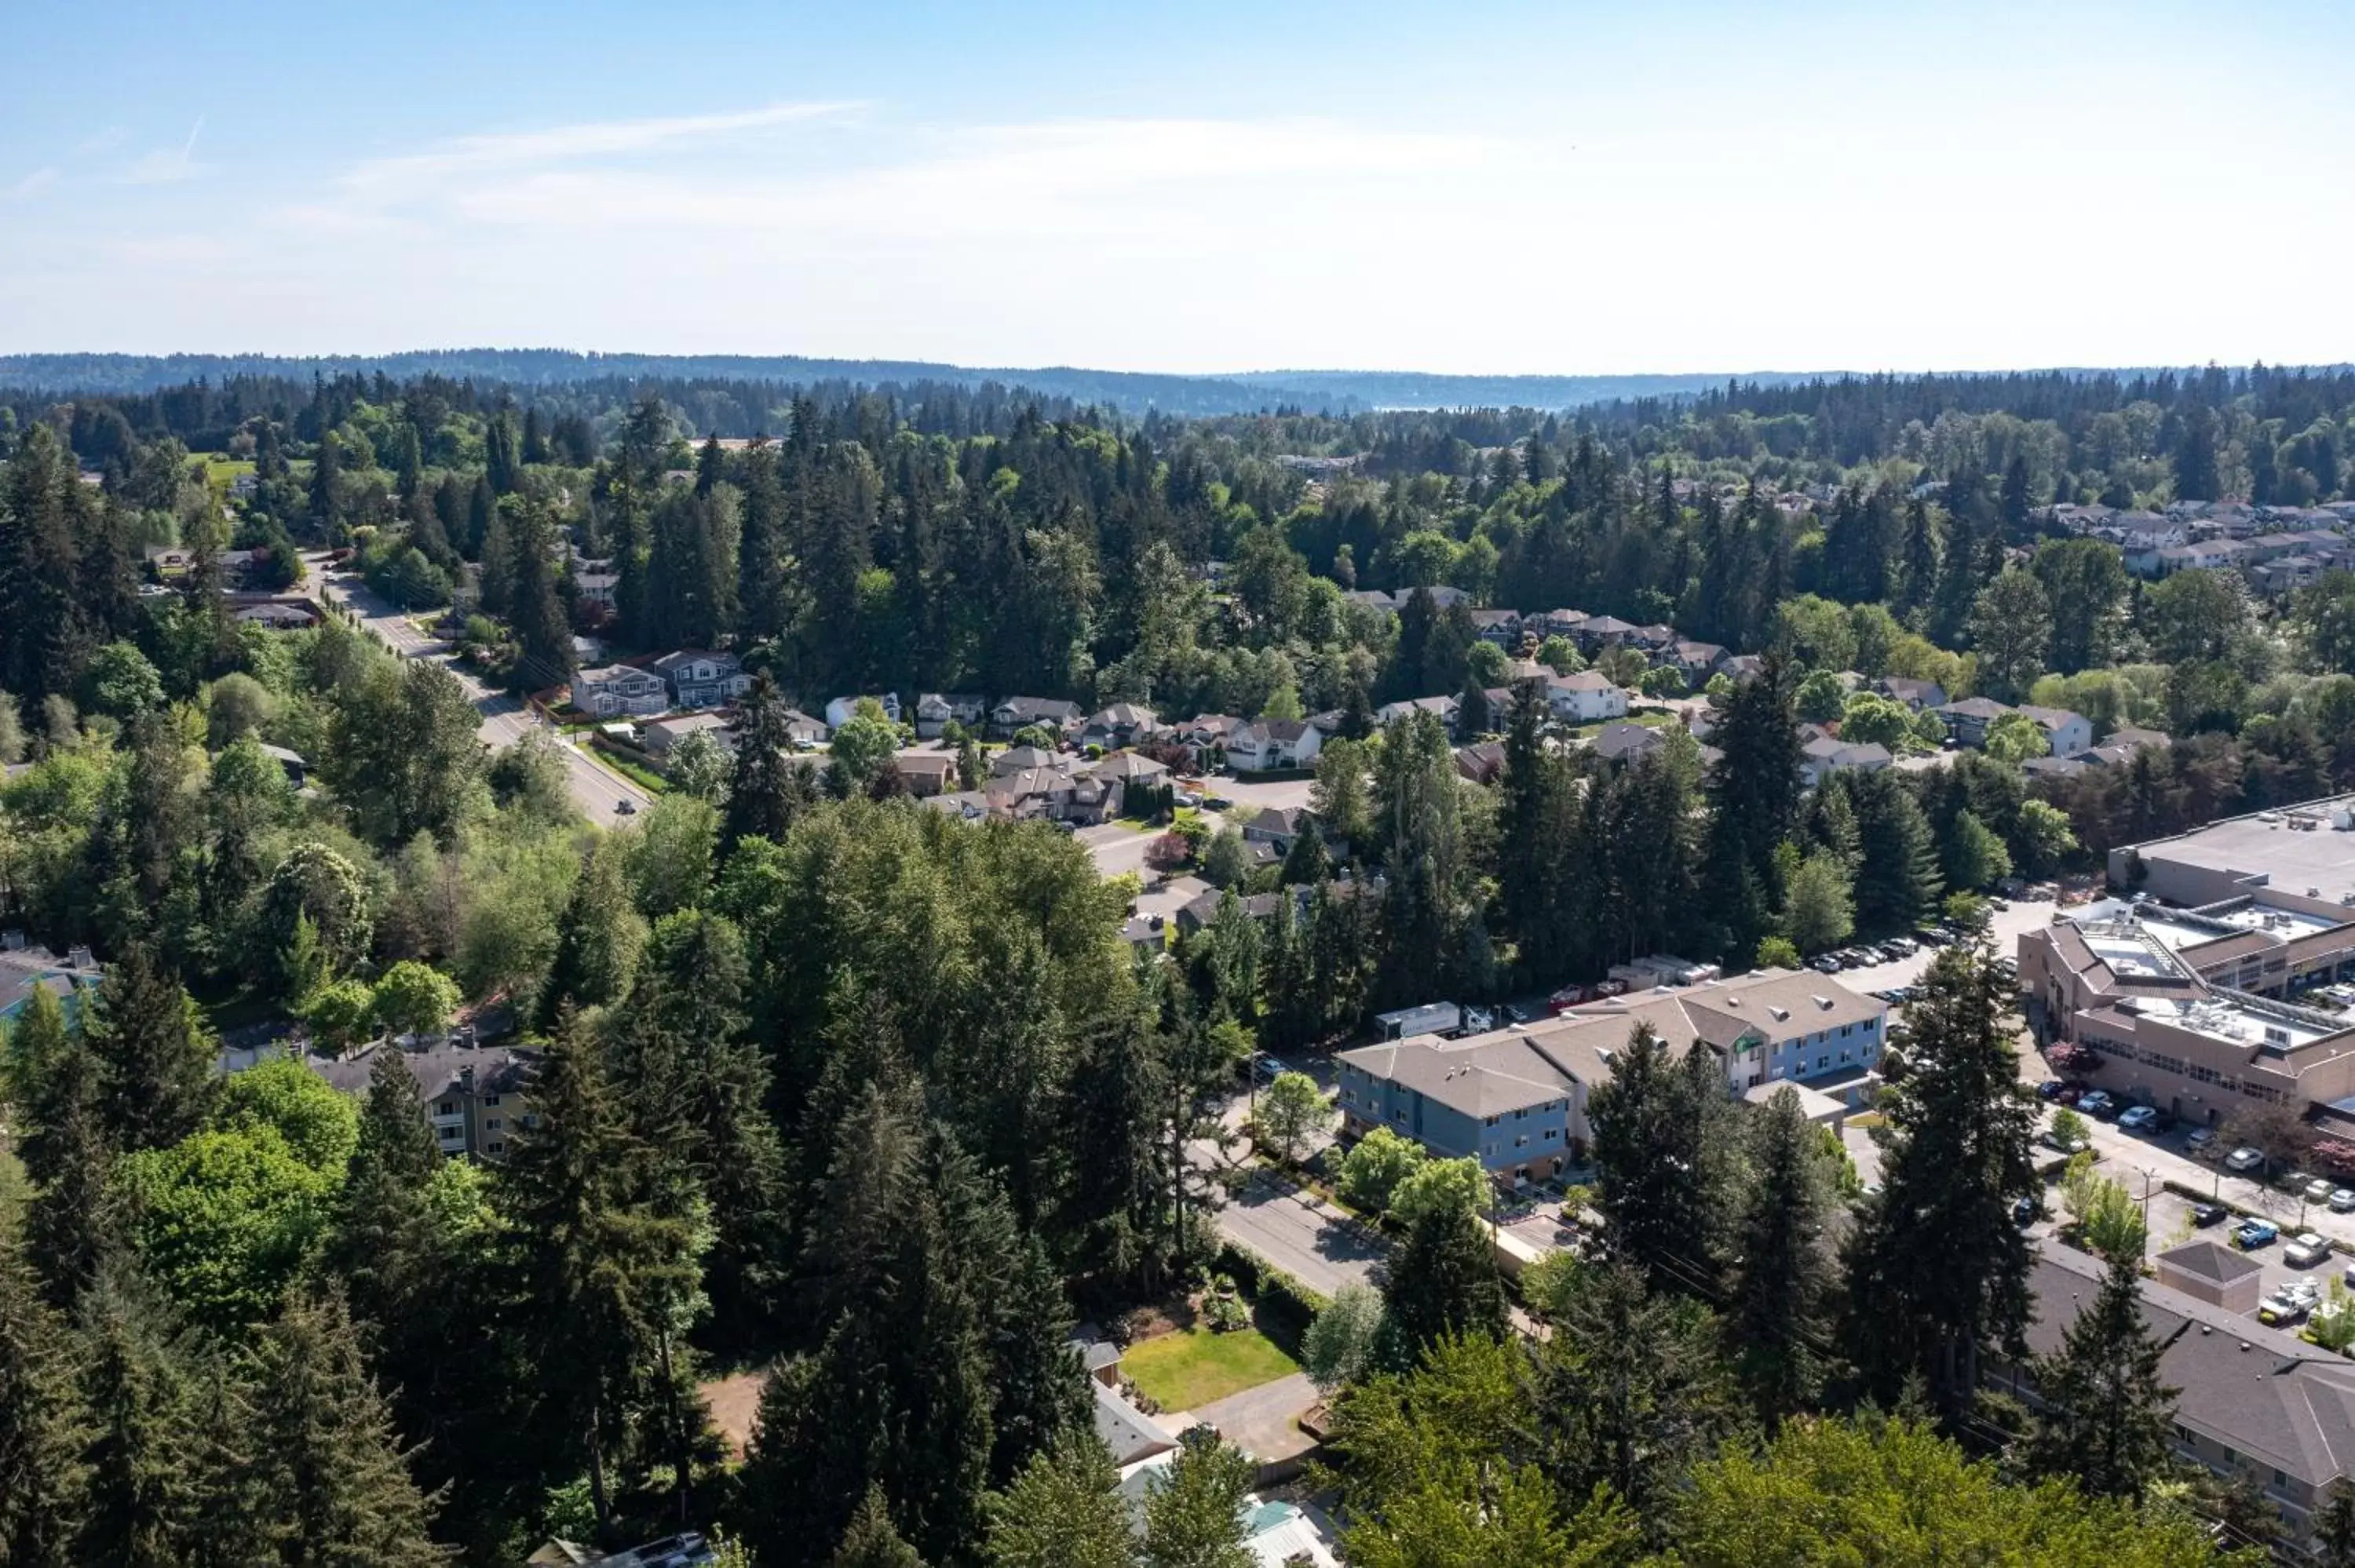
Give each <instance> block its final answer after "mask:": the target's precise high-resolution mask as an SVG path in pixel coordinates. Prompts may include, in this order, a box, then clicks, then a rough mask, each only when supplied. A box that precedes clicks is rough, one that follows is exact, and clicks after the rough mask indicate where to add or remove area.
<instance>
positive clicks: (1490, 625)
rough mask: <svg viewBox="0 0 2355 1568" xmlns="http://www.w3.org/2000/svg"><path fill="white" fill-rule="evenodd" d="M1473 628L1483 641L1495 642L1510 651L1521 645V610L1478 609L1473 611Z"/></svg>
mask: <svg viewBox="0 0 2355 1568" xmlns="http://www.w3.org/2000/svg"><path fill="white" fill-rule="evenodd" d="M1472 630H1474V631H1476V632H1477V633H1479V636H1480V641H1483V642H1493V643H1495V644H1496V645H1497V647H1499V648H1502V649H1504V650H1505V651H1506V652H1511V651H1512V650H1513V649H1516V648H1518V647H1519V646H1520V645H1521V612H1520V611H1519V610H1518V609H1476V610H1474V611H1473V612H1472Z"/></svg>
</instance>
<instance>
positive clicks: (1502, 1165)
mask: <svg viewBox="0 0 2355 1568" xmlns="http://www.w3.org/2000/svg"><path fill="white" fill-rule="evenodd" d="M1887 1012H1888V1010H1887V1008H1886V1007H1885V1006H1884V1005H1883V1004H1882V1003H1881V1002H1878V1001H1871V1000H1870V999H1868V998H1864V997H1859V996H1857V995H1855V994H1854V993H1853V992H1850V991H1848V990H1846V989H1845V988H1844V987H1842V986H1840V985H1838V983H1836V982H1834V981H1832V980H1827V979H1824V978H1823V977H1821V976H1818V975H1814V974H1806V973H1798V972H1795V971H1792V970H1788V969H1763V970H1759V971H1757V972H1755V973H1753V974H1749V975H1744V976H1742V977H1741V978H1739V979H1736V980H1710V981H1707V982H1704V983H1702V984H1700V985H1696V986H1688V987H1682V988H1678V989H1661V990H1655V991H1645V992H1641V993H1639V994H1636V995H1631V996H1625V997H1617V998H1614V999H1612V1000H1611V1001H1606V1002H1602V1003H1598V1004H1595V1005H1593V1006H1592V1007H1583V1008H1574V1009H1572V1011H1571V1012H1566V1013H1563V1014H1561V1016H1560V1017H1557V1018H1550V1019H1545V1020H1541V1021H1540V1022H1535V1023H1531V1024H1528V1025H1524V1026H1521V1027H1518V1028H1512V1029H1501V1030H1493V1031H1491V1032H1489V1033H1485V1034H1476V1035H1473V1036H1471V1037H1469V1038H1467V1039H1463V1040H1449V1039H1446V1038H1444V1036H1440V1035H1435V1034H1422V1035H1416V1036H1414V1037H1412V1038H1407V1039H1401V1040H1392V1041H1386V1042H1384V1043H1382V1044H1379V1045H1366V1046H1360V1047H1359V1048H1358V1049H1356V1050H1353V1051H1344V1052H1342V1053H1340V1054H1339V1055H1338V1056H1337V1058H1336V1060H1337V1062H1338V1063H1339V1064H1340V1107H1341V1113H1342V1122H1343V1129H1342V1130H1343V1136H1344V1137H1360V1136H1363V1135H1364V1134H1365V1133H1367V1132H1369V1131H1370V1130H1371V1129H1373V1128H1377V1127H1387V1128H1391V1130H1392V1131H1393V1132H1396V1133H1399V1134H1401V1136H1405V1137H1409V1138H1412V1139H1415V1140H1416V1141H1417V1142H1419V1143H1421V1144H1422V1145H1423V1147H1424V1148H1425V1149H1427V1150H1430V1151H1431V1152H1432V1153H1433V1154H1434V1155H1438V1156H1441V1157H1444V1158H1450V1159H1454V1158H1465V1157H1468V1158H1475V1159H1477V1160H1479V1161H1480V1163H1481V1165H1482V1167H1483V1168H1484V1169H1486V1170H1487V1171H1489V1172H1490V1173H1491V1174H1493V1175H1495V1176H1497V1178H1498V1179H1500V1180H1544V1179H1547V1178H1550V1177H1552V1176H1556V1175H1559V1174H1560V1173H1561V1171H1563V1170H1565V1169H1567V1168H1568V1167H1569V1166H1570V1165H1572V1164H1576V1163H1582V1162H1583V1160H1584V1157H1585V1151H1586V1149H1587V1147H1588V1146H1589V1144H1590V1142H1591V1141H1592V1139H1593V1131H1592V1128H1590V1126H1589V1124H1588V1122H1587V1116H1586V1107H1587V1101H1588V1097H1589V1096H1590V1095H1591V1094H1592V1093H1593V1090H1594V1088H1595V1087H1596V1086H1598V1085H1600V1084H1603V1083H1604V1082H1606V1081H1608V1079H1609V1077H1610V1075H1611V1071H1612V1063H1613V1062H1614V1059H1615V1058H1616V1056H1617V1055H1618V1054H1619V1053H1620V1052H1622V1051H1624V1050H1625V1048H1626V1044H1627V1040H1628V1037H1629V1035H1630V1034H1631V1033H1633V1032H1634V1030H1635V1028H1636V1025H1637V1024H1638V1023H1646V1022H1648V1023H1649V1024H1651V1025H1652V1027H1653V1028H1654V1029H1655V1030H1656V1031H1657V1033H1658V1034H1659V1036H1660V1038H1661V1039H1662V1040H1663V1041H1664V1042H1666V1043H1667V1044H1668V1047H1669V1049H1670V1050H1671V1051H1672V1052H1674V1053H1676V1054H1679V1055H1681V1054H1683V1053H1685V1052H1687V1051H1690V1050H1692V1049H1695V1048H1696V1047H1706V1048H1707V1049H1709V1050H1710V1051H1711V1052H1713V1053H1715V1054H1717V1056H1718V1057H1719V1059H1720V1060H1721V1062H1722V1064H1723V1065H1724V1068H1725V1075H1726V1092H1727V1093H1728V1095H1729V1096H1732V1095H1747V1094H1748V1093H1749V1092H1750V1091H1751V1090H1752V1089H1753V1088H1754V1087H1756V1086H1761V1085H1774V1084H1781V1083H1785V1082H1790V1083H1797V1084H1802V1085H1806V1086H1812V1087H1814V1088H1816V1089H1817V1090H1819V1091H1821V1092H1823V1093H1826V1094H1829V1095H1831V1096H1833V1097H1835V1098H1838V1099H1840V1100H1842V1101H1843V1102H1844V1103H1846V1104H1849V1105H1851V1106H1853V1105H1855V1104H1859V1103H1861V1102H1862V1100H1863V1099H1864V1098H1865V1097H1868V1096H1869V1095H1870V1092H1871V1091H1872V1089H1873V1088H1874V1087H1875V1086H1877V1084H1878V1075H1877V1074H1876V1072H1875V1071H1874V1068H1875V1065H1876V1064H1877V1063H1878V1061H1879V1059H1880V1053H1881V1036H1882V1026H1883V1022H1884V1019H1885V1017H1886V1014H1887Z"/></svg>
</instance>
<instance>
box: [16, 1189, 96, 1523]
mask: <svg viewBox="0 0 2355 1568" xmlns="http://www.w3.org/2000/svg"><path fill="white" fill-rule="evenodd" d="M74 1372H75V1369H74V1365H73V1359H72V1354H71V1342H70V1340H69V1339H68V1337H67V1334H66V1331H65V1325H64V1324H63V1323H62V1322H61V1321H59V1318H58V1316H57V1314H56V1313H55V1312H53V1311H52V1310H51V1309H50V1308H49V1306H48V1303H47V1302H45V1301H43V1300H42V1299H41V1296H40V1290H39V1287H38V1284H37V1281H36V1279H35V1277H34V1275H33V1269H32V1266H31V1265H30V1264H29V1263H28V1262H27V1260H26V1257H25V1254H24V1249H23V1247H22V1245H20V1244H19V1243H17V1242H16V1240H15V1239H14V1238H13V1237H10V1236H9V1235H7V1234H5V1231H4V1230H0V1563H7V1564H9V1565H10V1568H16V1565H18V1564H23V1565H24V1568H80V1557H79V1556H78V1554H77V1552H76V1550H75V1540H76V1536H77V1535H78V1533H79V1532H80V1530H81V1528H82V1525H83V1523H84V1520H86V1519H87V1517H88V1515H87V1512H86V1510H87V1508H88V1502H89V1492H88V1489H89V1480H90V1474H89V1467H88V1466H87V1465H86V1464H85V1462H84V1460H83V1453H84V1448H85V1445H86V1443H87V1442H88V1440H89V1426H88V1414H87V1411H86V1410H85V1408H84V1406H83V1404H82V1401H81V1397H80V1390H79V1389H78V1388H77V1387H76V1386H75V1381H74Z"/></svg>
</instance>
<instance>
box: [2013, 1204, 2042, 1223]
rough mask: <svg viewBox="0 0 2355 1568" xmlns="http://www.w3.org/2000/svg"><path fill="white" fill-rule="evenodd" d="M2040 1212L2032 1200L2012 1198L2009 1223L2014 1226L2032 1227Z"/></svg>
mask: <svg viewBox="0 0 2355 1568" xmlns="http://www.w3.org/2000/svg"><path fill="white" fill-rule="evenodd" d="M2042 1212H2043V1211H2042V1210H2041V1209H2039V1208H2038V1207H2037V1205H2036V1200H2035V1199H2033V1198H2014V1199H2013V1200H2012V1201H2011V1223H2012V1224H2015V1225H2032V1224H2035V1223H2036V1216H2037V1215H2038V1214H2040V1213H2042Z"/></svg>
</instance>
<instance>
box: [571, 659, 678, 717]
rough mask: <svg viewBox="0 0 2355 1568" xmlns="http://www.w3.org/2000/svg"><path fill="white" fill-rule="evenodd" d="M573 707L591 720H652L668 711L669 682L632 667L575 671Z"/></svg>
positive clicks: (630, 665)
mask: <svg viewBox="0 0 2355 1568" xmlns="http://www.w3.org/2000/svg"><path fill="white" fill-rule="evenodd" d="M572 705H573V706H574V707H576V708H579V709H580V710H581V712H582V713H584V714H587V715H589V716H590V717H591V718H601V719H609V718H623V717H628V718H652V717H654V716H655V715H656V714H665V713H668V712H669V711H670V683H669V682H667V681H666V680H664V679H663V678H662V677H661V676H660V675H657V674H655V673H654V672H652V671H650V670H641V669H639V668H638V667H637V666H636V665H634V664H614V665H611V666H608V667H607V668H605V669H602V670H581V671H576V672H575V673H573V676H572Z"/></svg>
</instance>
